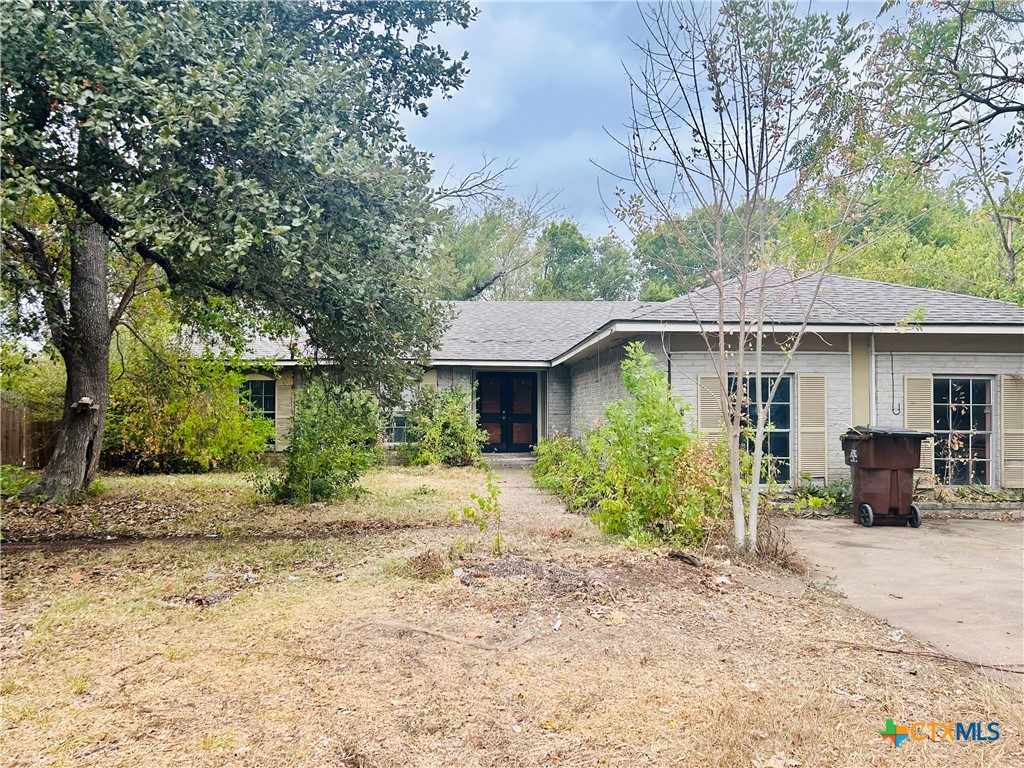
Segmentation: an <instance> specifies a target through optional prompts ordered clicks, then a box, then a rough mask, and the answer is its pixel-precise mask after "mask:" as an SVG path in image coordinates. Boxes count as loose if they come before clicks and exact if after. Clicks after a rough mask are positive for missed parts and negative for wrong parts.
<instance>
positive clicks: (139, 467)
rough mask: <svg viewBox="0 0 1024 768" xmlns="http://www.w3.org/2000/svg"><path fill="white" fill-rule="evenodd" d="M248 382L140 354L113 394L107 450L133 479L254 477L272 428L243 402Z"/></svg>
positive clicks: (205, 365)
mask: <svg viewBox="0 0 1024 768" xmlns="http://www.w3.org/2000/svg"><path fill="white" fill-rule="evenodd" d="M243 381H244V377H243V376H242V375H241V374H240V373H238V372H236V371H232V370H230V369H229V368H227V366H226V365H225V364H224V363H223V362H222V361H220V360H217V359H214V358H213V357H209V356H207V357H200V358H195V357H192V356H190V355H188V354H185V353H183V352H181V351H178V350H175V349H173V348H171V347H166V346H165V347H164V348H163V349H162V350H160V351H159V354H146V355H142V354H140V355H139V356H138V357H136V358H135V359H134V360H133V361H132V362H131V364H130V367H129V368H127V369H126V370H125V371H124V373H123V375H121V376H120V377H119V378H118V379H116V380H115V381H114V382H113V385H112V387H111V393H110V407H109V411H108V414H107V429H106V435H105V439H104V450H105V451H107V453H108V454H109V455H111V456H113V457H115V459H116V460H117V461H119V463H121V464H123V465H124V466H126V467H127V468H129V469H131V470H132V471H135V472H206V471H209V470H212V469H249V468H251V467H252V466H253V465H254V464H255V463H256V462H257V461H258V460H259V457H260V455H261V454H262V452H263V451H265V450H266V448H267V443H268V442H269V441H270V440H271V439H272V438H273V437H274V424H273V422H271V421H269V420H268V419H265V418H264V417H263V415H262V414H257V413H254V412H253V411H252V410H251V409H250V407H249V405H248V403H246V402H244V401H242V400H241V399H240V398H239V394H238V389H239V387H240V386H241V385H242V382H243Z"/></svg>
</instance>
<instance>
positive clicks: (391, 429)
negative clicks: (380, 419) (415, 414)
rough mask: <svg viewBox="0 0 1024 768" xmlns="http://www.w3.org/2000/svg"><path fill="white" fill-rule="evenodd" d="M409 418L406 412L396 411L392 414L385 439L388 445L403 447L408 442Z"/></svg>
mask: <svg viewBox="0 0 1024 768" xmlns="http://www.w3.org/2000/svg"><path fill="white" fill-rule="evenodd" d="M408 421H409V417H408V416H407V415H406V412H405V411H395V412H394V413H392V414H391V421H390V422H389V423H388V424H387V427H386V432H387V434H386V435H385V439H386V440H387V443H388V445H401V444H402V443H405V442H407V441H408V432H407V425H408Z"/></svg>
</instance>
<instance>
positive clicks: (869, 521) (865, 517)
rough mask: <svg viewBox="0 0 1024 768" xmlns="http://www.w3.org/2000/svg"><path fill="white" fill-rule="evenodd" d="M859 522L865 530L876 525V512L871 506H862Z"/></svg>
mask: <svg viewBox="0 0 1024 768" xmlns="http://www.w3.org/2000/svg"><path fill="white" fill-rule="evenodd" d="M857 520H858V521H859V522H860V524H861V525H863V526H864V527H865V528H870V527H871V526H872V525H874V523H875V512H874V510H873V509H871V505H870V504H861V505H860V510H859V513H858V517H857Z"/></svg>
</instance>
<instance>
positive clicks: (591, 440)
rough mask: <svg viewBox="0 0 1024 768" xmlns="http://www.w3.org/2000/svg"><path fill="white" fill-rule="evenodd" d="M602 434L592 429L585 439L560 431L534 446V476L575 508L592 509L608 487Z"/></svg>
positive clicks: (548, 489)
mask: <svg viewBox="0 0 1024 768" xmlns="http://www.w3.org/2000/svg"><path fill="white" fill-rule="evenodd" d="M600 445H601V439H600V435H599V434H596V433H594V432H591V433H590V434H589V435H588V436H587V438H586V439H584V440H573V439H572V438H571V437H569V436H568V435H565V434H557V435H555V436H554V437H552V438H551V439H550V440H546V439H545V440H541V441H540V443H538V444H537V446H536V448H534V455H535V456H536V457H537V461H536V462H535V463H534V465H533V470H532V471H533V476H534V479H535V480H536V481H537V485H538V486H540V487H541V488H543V489H544V490H546V491H550V492H551V493H554V494H555V495H556V496H558V497H560V498H561V499H562V500H564V501H565V503H566V506H568V507H569V509H570V510H572V511H573V512H589V511H590V510H592V509H594V508H595V507H596V506H597V504H598V502H599V501H600V500H601V499H602V498H603V497H604V495H605V492H606V490H607V485H606V481H605V475H604V472H603V471H602V469H601V449H600Z"/></svg>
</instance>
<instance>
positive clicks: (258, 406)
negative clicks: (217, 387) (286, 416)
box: [241, 379, 277, 421]
mask: <svg viewBox="0 0 1024 768" xmlns="http://www.w3.org/2000/svg"><path fill="white" fill-rule="evenodd" d="M241 394H242V397H244V398H245V399H246V400H248V401H249V404H250V405H251V406H252V409H253V411H255V412H256V413H260V414H262V415H263V416H264V417H265V418H268V419H270V420H271V421H273V420H274V418H275V416H276V415H277V382H276V381H272V380H271V381H267V380H266V379H249V380H248V381H245V382H242V391H241Z"/></svg>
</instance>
